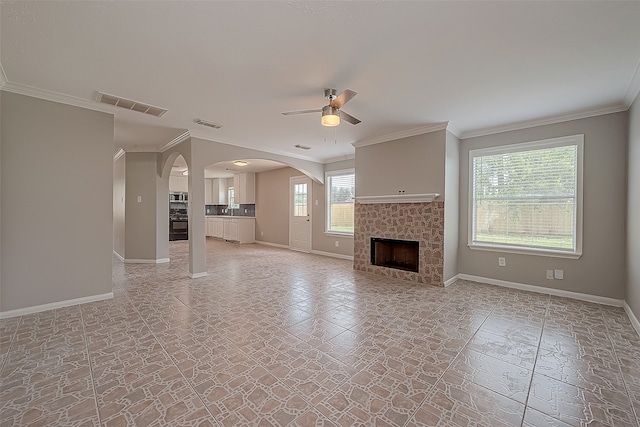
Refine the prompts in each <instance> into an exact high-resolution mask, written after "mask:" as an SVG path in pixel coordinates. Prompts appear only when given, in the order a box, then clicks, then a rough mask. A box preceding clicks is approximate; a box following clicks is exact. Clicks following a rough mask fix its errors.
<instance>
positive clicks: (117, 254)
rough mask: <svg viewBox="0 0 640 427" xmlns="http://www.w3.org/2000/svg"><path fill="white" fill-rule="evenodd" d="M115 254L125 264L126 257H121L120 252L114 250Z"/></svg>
mask: <svg viewBox="0 0 640 427" xmlns="http://www.w3.org/2000/svg"><path fill="white" fill-rule="evenodd" d="M113 254H114V255H115V256H116V257H117V258H118V259H119V260H120V261H122V262H124V257H123V256H122V255H120V254H119V253H118V252H116V250H115V249H114V250H113Z"/></svg>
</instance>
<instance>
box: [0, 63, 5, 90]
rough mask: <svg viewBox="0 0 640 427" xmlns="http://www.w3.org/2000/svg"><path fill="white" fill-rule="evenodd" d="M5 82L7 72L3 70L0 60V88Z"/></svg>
mask: <svg viewBox="0 0 640 427" xmlns="http://www.w3.org/2000/svg"><path fill="white" fill-rule="evenodd" d="M5 84H7V74H6V73H5V72H4V67H2V62H0V89H1V88H3V87H4V85H5Z"/></svg>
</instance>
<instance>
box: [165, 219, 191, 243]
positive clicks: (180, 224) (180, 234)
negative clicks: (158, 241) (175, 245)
mask: <svg viewBox="0 0 640 427" xmlns="http://www.w3.org/2000/svg"><path fill="white" fill-rule="evenodd" d="M169 240H170V241H174V240H189V221H188V220H187V219H177V218H176V219H171V218H170V219H169Z"/></svg>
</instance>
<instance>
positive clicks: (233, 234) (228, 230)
mask: <svg viewBox="0 0 640 427" xmlns="http://www.w3.org/2000/svg"><path fill="white" fill-rule="evenodd" d="M224 240H231V241H232V242H236V241H238V220H237V219H227V218H225V219H224Z"/></svg>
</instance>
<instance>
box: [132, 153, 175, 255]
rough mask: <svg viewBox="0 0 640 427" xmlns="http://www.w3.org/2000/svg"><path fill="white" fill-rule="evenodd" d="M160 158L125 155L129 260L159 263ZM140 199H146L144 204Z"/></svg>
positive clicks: (134, 154)
mask: <svg viewBox="0 0 640 427" xmlns="http://www.w3.org/2000/svg"><path fill="white" fill-rule="evenodd" d="M156 157H157V156H156V153H126V154H125V176H126V191H125V218H126V221H125V250H124V252H125V256H124V258H125V259H127V260H143V261H155V260H156V224H157V215H156V197H157V195H156V179H157V178H156V177H157V172H156V171H157V165H156ZM138 197H141V198H142V199H141V200H142V201H141V202H138ZM167 203H168V202H167ZM167 210H168V208H167ZM167 227H168V226H167Z"/></svg>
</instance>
